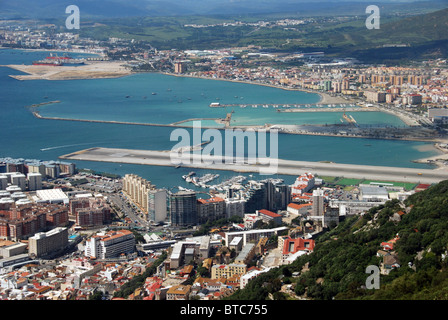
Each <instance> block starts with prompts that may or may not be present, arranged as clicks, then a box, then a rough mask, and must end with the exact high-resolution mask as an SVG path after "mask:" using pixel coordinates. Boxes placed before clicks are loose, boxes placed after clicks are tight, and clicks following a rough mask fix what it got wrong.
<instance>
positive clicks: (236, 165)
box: [60, 147, 448, 183]
mask: <svg viewBox="0 0 448 320" xmlns="http://www.w3.org/2000/svg"><path fill="white" fill-rule="evenodd" d="M199 152H200V151H199ZM60 158H61V159H66V160H84V161H100V162H115V163H129V164H140V165H150V166H172V167H179V166H182V167H190V168H202V169H210V170H227V171H235V172H258V173H261V174H284V175H294V176H297V175H301V174H303V173H305V172H310V173H313V174H316V175H319V176H338V177H345V178H354V179H375V180H385V181H397V182H398V181H400V182H413V183H437V182H440V181H442V180H447V179H448V170H446V169H441V168H438V169H417V168H403V167H384V166H368V165H354V164H341V163H333V162H311V161H292V160H284V159H273V158H249V159H248V158H245V159H242V158H236V157H225V156H210V155H201V154H200V153H196V154H195V153H185V152H184V153H179V154H178V153H176V154H174V152H172V151H155V150H133V149H117V148H101V147H95V148H89V149H84V150H80V151H77V152H73V153H70V154H66V155H63V156H60Z"/></svg>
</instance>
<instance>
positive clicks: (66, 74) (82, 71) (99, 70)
mask: <svg viewBox="0 0 448 320" xmlns="http://www.w3.org/2000/svg"><path fill="white" fill-rule="evenodd" d="M1 67H7V68H11V69H14V70H18V71H21V72H23V73H26V75H9V76H10V77H11V78H14V79H16V80H85V79H106V78H120V77H124V76H128V75H131V74H132V72H131V71H129V70H128V69H127V68H126V67H124V66H123V62H120V61H88V62H86V64H84V65H81V66H41V65H24V64H23V65H18V64H10V65H1Z"/></svg>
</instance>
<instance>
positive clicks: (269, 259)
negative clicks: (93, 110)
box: [0, 20, 448, 300]
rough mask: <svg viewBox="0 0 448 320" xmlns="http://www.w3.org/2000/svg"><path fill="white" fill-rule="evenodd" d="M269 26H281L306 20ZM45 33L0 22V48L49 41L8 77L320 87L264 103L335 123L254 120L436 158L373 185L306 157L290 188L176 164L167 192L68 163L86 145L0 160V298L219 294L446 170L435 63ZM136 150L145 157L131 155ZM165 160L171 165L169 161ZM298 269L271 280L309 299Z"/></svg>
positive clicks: (385, 262)
mask: <svg viewBox="0 0 448 320" xmlns="http://www.w3.org/2000/svg"><path fill="white" fill-rule="evenodd" d="M275 23H276V26H278V25H281V26H284V27H287V28H290V27H294V26H296V25H302V24H306V23H307V20H303V21H302V20H279V21H277V22H275ZM33 25H34V24H33ZM187 26H188V27H191V28H205V27H209V25H201V24H192V25H187ZM220 26H222V25H220ZM256 26H257V27H265V26H268V25H265V24H260V23H259V24H256ZM49 29H50V30H53V29H52V26H51V25H47V24H45V25H38V24H36V25H34V26H33V27H31V26H30V25H24V24H22V23H20V22H17V21H13V22H11V21H9V22H7V23H3V24H0V50H7V49H19V50H17V52H21V51H22V50H32V51H45V52H48V56H47V57H46V60H43V61H36V62H35V63H30V64H29V65H25V64H7V65H2V67H8V68H11V69H14V70H17V71H20V72H22V73H25V74H12V75H10V77H11V78H13V79H14V81H16V80H17V81H32V80H48V81H56V80H58V81H64V80H74V79H104V78H118V77H123V76H128V75H132V74H137V73H142V72H158V73H163V74H168V75H172V76H177V77H195V78H201V79H202V78H203V79H214V80H223V81H234V82H241V83H250V84H256V85H260V86H272V87H275V88H281V89H284V90H298V91H306V92H312V93H317V94H318V95H319V96H320V101H319V102H317V103H315V104H307V105H283V104H282V105H275V108H276V109H277V111H276V112H279V113H287V112H291V113H292V112H343V117H342V118H341V124H337V125H328V126H324V125H323V124H322V125H278V124H270V125H268V124H266V125H264V126H257V128H260V129H265V128H268V129H278V130H280V132H282V133H287V134H303V135H324V136H336V137H350V138H374V139H397V140H412V141H424V142H430V143H432V144H433V145H434V146H435V147H436V148H437V149H438V151H439V152H440V154H439V155H436V156H433V157H430V158H425V159H419V160H416V161H415V162H419V163H421V164H431V165H433V166H434V167H435V168H436V169H434V170H430V169H422V170H420V169H412V170H410V171H409V172H411V171H412V175H411V174H407V173H406V175H407V178H406V179H403V180H402V181H401V180H400V181H390V180H388V179H387V178H386V177H387V176H388V174H387V173H383V176H381V175H377V176H376V178H373V177H371V176H365V175H364V172H362V173H357V174H358V176H356V177H352V176H350V175H349V174H348V173H347V176H340V175H330V174H328V175H327V174H325V175H323V174H319V173H317V172H315V171H316V170H317V169H316V168H317V166H316V167H315V168H309V170H306V171H303V168H305V166H303V165H300V168H301V170H302V171H303V172H299V171H300V170H295V171H294V172H297V174H295V175H294V182H293V183H286V182H285V181H284V180H283V179H281V178H266V179H256V178H254V177H253V175H252V174H249V173H248V172H245V173H246V174H244V175H243V174H241V172H244V171H243V170H239V169H238V171H241V172H239V173H235V174H234V176H233V177H231V178H223V177H222V176H220V175H219V174H218V173H216V172H213V173H206V174H200V173H199V172H195V169H194V168H187V169H188V172H186V173H185V172H183V174H181V173H179V183H178V185H172V186H170V187H169V188H167V187H160V186H157V185H154V184H153V183H151V181H150V178H144V177H142V176H139V175H137V174H133V173H131V172H129V173H127V174H125V175H123V176H120V175H116V174H112V173H105V172H92V171H91V170H88V169H83V168H79V167H78V166H77V165H75V163H72V162H70V160H73V161H75V160H80V161H82V160H87V161H96V160H92V159H83V158H82V156H83V155H84V156H88V151H89V150H90V151H91V152H95V151H98V150H93V149H94V148H91V149H88V151H85V150H84V151H78V152H74V153H71V154H68V155H65V156H63V155H62V154H61V157H60V158H59V159H54V160H52V161H42V160H39V159H24V158H18V159H16V158H9V157H8V158H7V157H4V158H0V239H1V240H0V300H222V299H226V298H231V297H232V295H233V294H235V293H237V292H239V291H241V290H243V289H244V288H245V287H246V286H248V284H249V283H250V282H251V281H253V280H254V279H256V278H257V277H259V276H260V275H263V274H265V273H267V272H269V271H271V270H273V269H276V268H282V267H285V266H286V267H287V266H288V265H290V264H292V263H294V261H296V260H297V259H298V258H299V257H301V256H306V255H309V254H311V253H312V252H313V250H314V248H315V246H316V245H317V238H318V237H319V236H321V235H323V234H325V233H326V232H328V231H330V230H334V229H335V228H336V227H337V226H338V225H339V224H341V223H343V222H344V221H347V220H348V219H350V218H353V217H362V216H363V215H365V214H366V213H368V212H370V210H371V209H372V210H374V208H377V207H379V206H380V207H381V208H383V207H385V206H387V205H388V204H390V203H392V204H394V205H396V206H398V207H400V210H395V207H394V210H395V211H394V212H392V213H391V214H390V216H388V217H387V220H388V221H391V222H393V223H394V224H396V225H399V224H400V222H401V221H402V219H406V216H407V215H408V214H409V212H410V211H411V207H410V206H406V205H405V203H404V202H405V200H406V199H408V198H409V197H410V196H412V195H415V194H418V193H419V192H423V191H425V190H427V189H429V188H431V186H432V185H434V184H435V183H432V182H433V180H438V181H441V180H443V177H444V175H445V170H446V168H447V167H446V166H447V165H448V138H447V132H446V128H447V123H448V109H447V108H446V105H447V103H448V68H447V60H446V59H433V60H426V61H423V62H419V63H417V62H416V63H414V64H412V65H410V66H400V67H390V66H378V65H375V66H373V65H367V64H364V63H362V62H360V61H357V60H356V59H353V58H351V57H345V58H334V57H332V56H329V55H327V54H326V53H325V52H320V51H318V52H312V51H310V52H295V53H284V52H281V53H276V52H268V51H266V50H264V48H262V47H260V46H254V45H248V46H246V47H234V48H233V47H232V48H224V49H214V50H211V49H210V50H176V49H172V50H158V49H157V48H153V47H152V46H151V45H150V44H148V43H143V42H142V43H140V42H139V41H137V40H134V39H132V40H129V39H120V38H109V39H107V40H102V41H100V40H93V39H90V38H82V37H79V35H77V34H73V33H70V32H48V30H49ZM53 31H54V30H53ZM130 48H132V49H130ZM50 53H51V54H53V53H57V56H56V58H55V59H47V58H49V57H52V58H54V57H55V56H53V55H50ZM78 54H79V55H86V57H83V58H80V59H79V60H78V59H77V61H76V62H77V63H78V64H77V65H72V64H70V63H69V62H68V61H65V64H64V61H63V60H62V57H67V56H70V55H78ZM67 59H71V58H67ZM8 79H9V78H8ZM154 94H155V93H154ZM59 102H60V101H52V102H49V101H47V102H45V104H49V103H59ZM36 103H38V102H36ZM40 106H41V105H39V104H36V105H32V106H28V108H29V109H30V110H31V111H32V114H33V116H34V117H35V118H36V119H34V120H35V121H45V120H51V119H53V118H51V117H44V116H42V115H40V114H39V111H38V108H39V107H40ZM24 107H25V106H24ZM212 107H216V108H221V107H223V108H224V107H225V106H223V105H221V104H220V102H219V101H211V102H210V104H207V105H205V106H204V108H212ZM238 107H241V108H245V107H252V108H258V107H259V108H263V107H266V108H268V107H269V108H270V107H272V108H274V106H273V105H271V106H268V105H265V106H264V105H263V102H260V104H259V105H255V104H252V103H251V104H248V105H246V104H244V103H243V102H242V103H241V104H238V105H236V106H234V107H233V108H236V109H238ZM372 110H374V111H379V112H384V113H390V114H393V115H395V116H396V117H398V118H400V119H401V120H402V121H403V122H404V124H405V126H403V127H400V128H398V127H396V128H395V127H375V126H372V127H362V126H358V125H357V123H356V120H355V119H356V112H372ZM230 116H231V114H230ZM230 116H228V117H230ZM54 119H58V120H61V119H60V118H54ZM54 119H53V120H54ZM62 120H66V119H62ZM187 120H188V119H187ZM219 120H220V121H221V123H225V120H223V119H219ZM76 121H91V120H76ZM98 121H99V122H103V121H100V120H98ZM104 122H105V123H107V121H104ZM110 122H111V123H117V122H116V121H110ZM228 123H230V121H228ZM147 125H154V126H157V125H159V124H156V123H155V124H147ZM160 125H161V124H160ZM163 125H164V126H176V124H163ZM230 127H231V126H230V125H228V126H226V127H225V128H230ZM92 150H93V151H92ZM41 151H42V150H41ZM99 151H100V152H107V150H106V151H104V150H99ZM109 151H110V150H109ZM110 152H111V154H112V155H113V156H116V157H119V158H121V159H120V161H123V158H125V157H126V155H128V157H130V158H132V161H136V158H138V157H137V156H134V155H131V156H129V154H130V153H127V154H124V153H120V152H116V150H112V151H110ZM84 153H85V154H86V155H85V154H84ZM148 158H150V157H148ZM143 159H145V161H149V160H148V159H147V157H146V155H145V157H143ZM111 162H113V161H111ZM116 162H119V161H116ZM129 163H132V162H129ZM149 165H153V164H149ZM323 165H326V166H327V167H331V166H332V165H333V163H326V164H322V166H323ZM308 167H309V166H308ZM176 169H179V170H178V172H180V171H181V170H183V171H185V170H186V168H181V166H180V165H178V166H176V168H173V170H174V171H175V170H176ZM214 169H216V170H219V169H221V168H220V167H219V166H216V167H215V168H214ZM330 169H331V168H330ZM210 170H211V169H210ZM291 170H292V169H291ZM347 170H349V169H347ZM350 170H352V171H353V169H350ZM425 170H428V171H431V172H433V176H431V177H429V178H430V179H431V183H427V182H426V181H425V180H424V179H426V178H428V177H427V176H425V175H424V174H422V172H423V173H426V172H428V171H425ZM437 170H439V171H437ZM442 170H443V174H440V175H438V176H437V173H438V172H442ZM397 174H402V173H401V172H400V173H397ZM434 176H436V177H434ZM389 177H393V174H392V173H391V174H390V175H389ZM429 178H428V179H429ZM416 232H417V231H416ZM398 239H399V236H396V237H393V238H391V239H388V240H385V241H384V242H381V243H380V244H379V245H378V246H377V247H376V248H375V250H376V251H375V253H374V254H372V259H379V260H380V261H381V263H380V271H381V274H382V275H384V276H387V275H388V274H389V273H390V272H391V271H392V270H396V269H399V268H404V266H403V265H402V264H401V263H400V259H399V257H398V255H397V254H396V253H395V251H394V250H395V248H394V245H395V243H396V242H397V241H398ZM282 270H288V269H287V268H284V269H282ZM308 271H309V270H308V269H307V267H304V268H302V269H301V271H300V272H294V273H291V274H288V273H287V271H285V273H284V274H283V276H282V277H281V279H280V280H279V291H280V292H281V293H282V294H283V295H285V296H287V297H288V298H290V299H297V300H302V299H303V300H306V299H308V297H307V295H306V294H299V290H296V287H295V286H296V283H295V282H294V284H292V282H293V281H292V279H297V278H298V277H299V276H301V275H303V274H305V273H306V272H308ZM270 298H273V297H272V296H270Z"/></svg>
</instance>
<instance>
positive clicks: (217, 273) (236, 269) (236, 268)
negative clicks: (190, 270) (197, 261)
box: [212, 263, 247, 279]
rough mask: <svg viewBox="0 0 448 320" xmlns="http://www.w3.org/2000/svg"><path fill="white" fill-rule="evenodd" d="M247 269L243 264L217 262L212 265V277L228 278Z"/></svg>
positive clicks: (241, 273) (243, 272)
mask: <svg viewBox="0 0 448 320" xmlns="http://www.w3.org/2000/svg"><path fill="white" fill-rule="evenodd" d="M246 271H247V267H246V265H245V264H236V263H232V264H217V265H214V266H213V267H212V279H220V278H230V277H233V276H235V275H243V274H245V273H246Z"/></svg>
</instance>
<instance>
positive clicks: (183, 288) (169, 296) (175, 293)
mask: <svg viewBox="0 0 448 320" xmlns="http://www.w3.org/2000/svg"><path fill="white" fill-rule="evenodd" d="M190 292H191V286H190V285H178V286H173V287H171V288H169V289H168V291H167V292H166V300H188V298H189V295H190Z"/></svg>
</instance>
